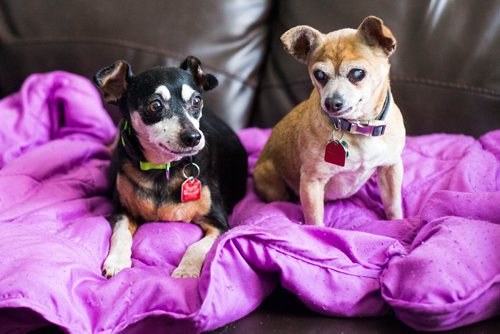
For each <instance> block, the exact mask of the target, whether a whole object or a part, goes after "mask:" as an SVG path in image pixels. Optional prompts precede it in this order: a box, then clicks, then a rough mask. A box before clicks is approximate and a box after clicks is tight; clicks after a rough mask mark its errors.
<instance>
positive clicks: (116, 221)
mask: <svg viewBox="0 0 500 334" xmlns="http://www.w3.org/2000/svg"><path fill="white" fill-rule="evenodd" d="M110 223H111V226H112V228H113V232H112V234H111V245H110V247H109V253H108V256H107V257H106V260H104V264H103V266H102V274H103V275H104V276H105V277H106V278H111V277H113V276H114V275H116V274H118V273H119V272H120V271H122V270H123V269H125V268H130V267H131V266H132V258H131V257H132V236H133V235H134V233H135V231H136V230H137V225H136V223H135V222H134V221H133V220H132V219H131V218H130V217H129V216H128V215H126V214H118V215H113V216H111V218H110Z"/></svg>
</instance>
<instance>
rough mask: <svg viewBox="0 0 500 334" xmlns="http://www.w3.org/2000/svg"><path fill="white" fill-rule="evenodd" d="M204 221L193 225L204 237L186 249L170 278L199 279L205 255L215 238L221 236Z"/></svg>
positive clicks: (201, 220) (213, 227) (218, 231)
mask: <svg viewBox="0 0 500 334" xmlns="http://www.w3.org/2000/svg"><path fill="white" fill-rule="evenodd" d="M204 219H206V217H203V218H201V219H200V221H198V222H194V223H196V224H197V225H199V226H200V227H201V229H202V230H203V232H204V234H205V236H204V237H203V238H202V239H201V240H199V241H197V242H195V243H194V244H192V245H191V246H189V247H188V249H187V250H186V253H184V256H183V257H182V259H181V262H180V263H179V266H178V267H177V268H176V269H175V270H174V271H173V272H172V277H177V278H184V277H200V273H201V268H202V267H203V263H204V262H205V257H206V256H207V253H208V252H209V251H210V249H211V248H212V246H213V244H214V243H215V241H216V240H217V238H218V237H219V236H220V235H221V234H222V231H221V230H220V229H218V228H217V227H215V226H213V225H211V224H209V223H206V222H203V220H204Z"/></svg>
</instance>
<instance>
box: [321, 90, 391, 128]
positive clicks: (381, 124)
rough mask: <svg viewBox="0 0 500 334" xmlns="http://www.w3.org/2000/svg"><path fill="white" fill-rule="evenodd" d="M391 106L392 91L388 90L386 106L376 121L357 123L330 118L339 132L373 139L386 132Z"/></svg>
mask: <svg viewBox="0 0 500 334" xmlns="http://www.w3.org/2000/svg"><path fill="white" fill-rule="evenodd" d="M390 105H391V91H390V89H388V90H387V94H386V96H385V101H384V106H383V107H382V111H381V112H380V114H379V115H378V116H377V118H376V119H374V120H370V121H356V120H349V119H345V118H337V117H330V121H331V122H332V125H333V127H334V128H335V130H337V131H338V130H341V131H347V132H349V133H354V134H359V135H364V136H372V137H378V136H382V135H383V134H384V132H385V126H386V122H385V118H386V117H387V113H388V112H389V107H390Z"/></svg>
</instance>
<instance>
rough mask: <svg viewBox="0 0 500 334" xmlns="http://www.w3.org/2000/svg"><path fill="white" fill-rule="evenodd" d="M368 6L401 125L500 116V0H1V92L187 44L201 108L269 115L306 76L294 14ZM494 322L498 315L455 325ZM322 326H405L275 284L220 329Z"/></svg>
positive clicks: (490, 121)
mask: <svg viewBox="0 0 500 334" xmlns="http://www.w3.org/2000/svg"><path fill="white" fill-rule="evenodd" d="M367 15H376V16H379V17H381V18H382V19H383V20H384V22H385V23H386V25H387V26H389V27H390V28H391V30H392V31H393V33H394V34H395V36H396V38H397V40H398V48H397V51H396V52H395V54H394V55H393V56H392V58H391V62H392V74H391V79H392V92H393V94H394V98H395V100H396V102H397V103H398V105H399V107H400V109H401V110H402V112H403V115H404V117H405V122H406V126H407V130H408V134H409V135H419V134H426V133H434V132H448V133H463V134H469V135H473V136H479V135H481V134H483V133H485V132H487V131H489V130H493V129H499V128H500V66H499V60H500V0H476V1H470V0H419V1H416V0H398V1H394V0H376V1H375V0H356V1H354V0H353V1H345V0H308V1H307V0H286V1H285V0H282V1H279V0H233V1H227V0H204V1H192V0H184V1H172V0H169V1H166V0H156V1H153V0H151V1H146V0H143V1H132V0H106V1H99V0H85V1H84V0H72V1H65V0H45V1H39V0H0V97H3V96H5V95H7V94H9V93H12V92H14V91H16V90H18V89H19V87H20V85H21V83H22V82H23V80H24V79H25V78H26V76H28V75H29V74H31V73H34V72H46V71H52V70H66V71H70V72H74V73H79V74H82V75H84V76H86V77H89V78H90V77H91V76H92V75H93V74H94V73H95V72H96V71H97V70H98V69H100V68H101V67H103V66H105V65H108V64H110V63H112V62H113V61H115V60H117V59H126V60H128V61H129V62H130V63H131V64H132V67H133V69H134V70H135V71H136V72H140V71H142V70H144V69H146V68H148V67H151V66H155V65H160V64H163V65H178V64H179V63H180V62H181V61H182V59H184V57H185V56H186V55H188V54H192V55H195V56H197V57H199V58H200V59H201V60H202V62H203V64H204V66H205V69H206V70H207V71H209V72H211V73H213V74H215V75H216V76H217V78H218V79H219V82H220V86H219V88H217V89H216V90H214V91H213V92H211V93H210V94H207V97H206V100H207V101H206V104H207V105H208V106H209V107H210V109H212V110H214V111H215V112H216V113H218V114H219V115H220V116H221V117H222V118H224V119H225V120H226V121H227V122H228V123H229V124H230V125H231V126H233V127H234V128H235V129H240V128H244V127H248V126H259V127H271V126H273V125H274V124H275V123H276V122H277V121H278V120H279V119H280V118H281V117H282V116H283V115H284V114H286V113H287V112H288V111H289V110H290V108H291V107H292V106H294V105H295V104H296V103H298V102H299V101H301V100H303V99H304V98H305V97H306V96H308V94H309V92H310V90H311V88H312V85H311V83H310V80H309V77H308V74H307V72H306V68H305V66H304V65H302V64H300V63H298V62H297V61H295V60H294V59H293V58H292V57H291V56H289V55H288V54H286V53H285V52H284V51H283V49H282V46H281V44H280V42H279V36H280V35H281V34H282V33H283V32H285V31H286V30H287V29H289V28H291V27H293V26H295V25H299V24H307V25H311V26H313V27H315V28H317V29H318V30H320V31H323V32H328V31H332V30H336V29H339V28H344V27H353V28H355V27H357V26H358V25H359V23H360V22H361V20H362V19H363V18H364V17H365V16H367ZM108 108H109V109H108V110H109V111H110V113H111V114H112V115H113V116H114V117H115V116H116V115H117V111H116V110H115V109H113V108H112V107H109V106H108ZM499 326H500V320H499V319H498V318H497V319H492V320H489V321H486V322H484V323H482V324H476V325H473V326H469V327H467V328H465V329H463V330H465V331H464V332H463V333H466V332H467V333H472V332H474V331H477V332H482V333H489V332H491V333H493V332H497V331H496V330H498V328H499ZM322 329H328V332H335V331H336V330H337V329H338V330H339V332H340V331H344V332H351V333H361V332H381V333H389V332H398V333H403V332H411V330H410V329H408V328H407V327H405V326H403V325H402V324H401V323H399V322H398V321H396V320H395V319H394V318H387V319H330V318H325V317H320V316H318V315H315V314H313V313H312V312H309V311H307V310H306V309H305V308H304V307H303V306H302V305H301V304H300V302H298V301H297V300H296V299H295V298H294V297H293V296H291V295H289V294H288V293H287V292H285V291H282V290H280V291H278V292H276V293H275V294H273V296H271V298H270V299H269V300H268V301H266V302H265V303H264V305H263V306H262V307H261V308H260V309H259V310H258V311H257V312H256V313H254V314H253V315H250V316H249V317H247V318H245V319H242V320H240V321H238V322H236V323H235V324H231V325H228V326H226V327H225V328H223V329H221V330H219V331H218V332H220V333H222V332H224V333H236V332H242V331H245V332H266V331H268V330H269V331H270V330H273V332H276V333H285V332H286V333H293V332H297V333H298V332H300V333H302V332H316V331H321V330H322ZM49 330H55V329H54V328H50V329H49ZM456 332H457V333H460V332H461V329H459V330H457V331H456Z"/></svg>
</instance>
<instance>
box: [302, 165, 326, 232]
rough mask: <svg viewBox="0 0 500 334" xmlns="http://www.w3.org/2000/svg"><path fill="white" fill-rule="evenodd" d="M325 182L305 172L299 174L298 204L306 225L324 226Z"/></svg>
mask: <svg viewBox="0 0 500 334" xmlns="http://www.w3.org/2000/svg"><path fill="white" fill-rule="evenodd" d="M324 197H325V184H324V182H322V181H321V180H319V179H318V178H315V177H311V176H309V175H308V174H306V173H301V175H300V204H301V205H302V210H303V212H304V220H305V223H306V224H307V225H316V226H324V225H325V224H324V221H323V220H324V212H325V204H324Z"/></svg>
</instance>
